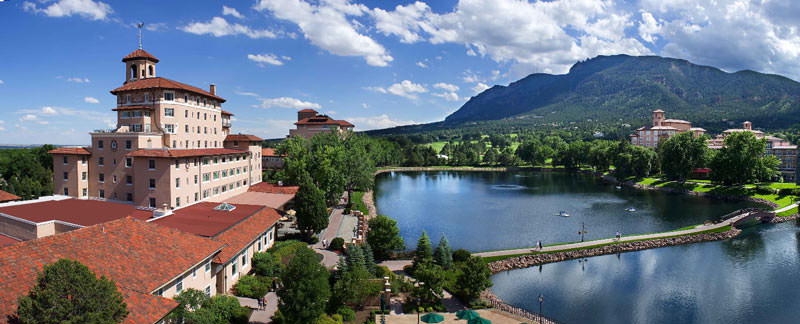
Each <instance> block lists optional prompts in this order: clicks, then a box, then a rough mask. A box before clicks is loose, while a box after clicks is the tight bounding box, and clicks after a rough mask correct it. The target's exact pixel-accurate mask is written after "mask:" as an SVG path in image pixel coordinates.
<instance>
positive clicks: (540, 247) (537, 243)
mask: <svg viewBox="0 0 800 324" xmlns="http://www.w3.org/2000/svg"><path fill="white" fill-rule="evenodd" d="M536 246H538V247H539V250H540V251H541V250H542V240H539V241H536Z"/></svg>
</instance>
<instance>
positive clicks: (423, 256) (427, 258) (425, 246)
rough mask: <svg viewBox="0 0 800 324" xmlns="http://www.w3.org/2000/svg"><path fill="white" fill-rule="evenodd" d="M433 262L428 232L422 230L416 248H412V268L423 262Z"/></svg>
mask: <svg viewBox="0 0 800 324" xmlns="http://www.w3.org/2000/svg"><path fill="white" fill-rule="evenodd" d="M431 262H433V250H432V249H431V240H430V239H429V238H428V234H426V233H425V231H424V230H423V231H422V235H420V237H419V240H417V248H416V250H414V268H417V266H418V265H420V264H423V263H431Z"/></svg>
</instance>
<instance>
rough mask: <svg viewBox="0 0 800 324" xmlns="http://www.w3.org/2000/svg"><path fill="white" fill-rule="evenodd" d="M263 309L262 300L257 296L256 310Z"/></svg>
mask: <svg viewBox="0 0 800 324" xmlns="http://www.w3.org/2000/svg"><path fill="white" fill-rule="evenodd" d="M263 309H264V300H262V299H261V298H258V310H263Z"/></svg>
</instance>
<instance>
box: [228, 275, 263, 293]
mask: <svg viewBox="0 0 800 324" xmlns="http://www.w3.org/2000/svg"><path fill="white" fill-rule="evenodd" d="M271 285H272V279H270V278H268V277H256V276H242V277H241V278H239V281H238V282H237V283H236V285H234V286H233V290H234V292H235V295H236V296H239V297H249V298H261V297H264V295H266V294H267V293H268V292H269V287H270V286H271Z"/></svg>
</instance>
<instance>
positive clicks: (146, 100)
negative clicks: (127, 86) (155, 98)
mask: <svg viewBox="0 0 800 324" xmlns="http://www.w3.org/2000/svg"><path fill="white" fill-rule="evenodd" d="M148 101H150V96H149V95H148V94H146V93H145V94H144V102H148Z"/></svg>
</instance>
